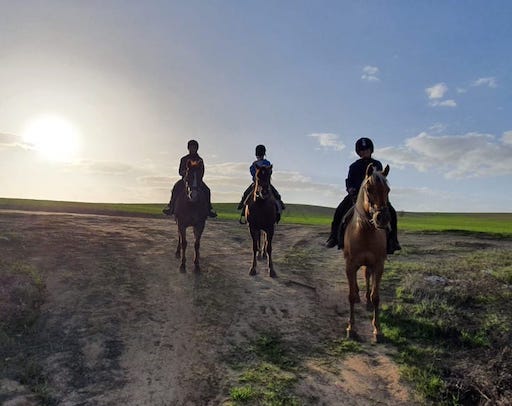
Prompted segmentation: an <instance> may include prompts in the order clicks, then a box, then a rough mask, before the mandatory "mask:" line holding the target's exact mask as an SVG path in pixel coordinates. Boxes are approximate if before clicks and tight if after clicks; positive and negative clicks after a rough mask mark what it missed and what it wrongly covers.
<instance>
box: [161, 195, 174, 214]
mask: <svg viewBox="0 0 512 406" xmlns="http://www.w3.org/2000/svg"><path fill="white" fill-rule="evenodd" d="M162 212H163V213H164V214H166V215H167V216H172V215H173V214H174V202H173V201H172V199H171V201H170V202H169V203H168V204H167V206H165V207H164V208H163V209H162Z"/></svg>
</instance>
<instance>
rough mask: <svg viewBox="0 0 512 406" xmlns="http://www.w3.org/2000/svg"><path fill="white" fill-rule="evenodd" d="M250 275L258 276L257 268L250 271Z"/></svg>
mask: <svg viewBox="0 0 512 406" xmlns="http://www.w3.org/2000/svg"><path fill="white" fill-rule="evenodd" d="M249 275H251V276H254V275H256V268H251V270H250V271H249Z"/></svg>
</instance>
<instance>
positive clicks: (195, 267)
mask: <svg viewBox="0 0 512 406" xmlns="http://www.w3.org/2000/svg"><path fill="white" fill-rule="evenodd" d="M194 272H201V267H200V266H199V264H195V265H194Z"/></svg>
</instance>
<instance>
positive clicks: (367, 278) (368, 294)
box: [362, 266, 373, 311]
mask: <svg viewBox="0 0 512 406" xmlns="http://www.w3.org/2000/svg"><path fill="white" fill-rule="evenodd" d="M362 268H363V270H364V279H365V285H366V310H368V311H372V310H373V305H372V299H371V281H370V277H371V275H372V271H371V268H368V267H366V266H363V267H362Z"/></svg>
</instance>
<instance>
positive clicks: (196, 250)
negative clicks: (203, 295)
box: [194, 226, 204, 272]
mask: <svg viewBox="0 0 512 406" xmlns="http://www.w3.org/2000/svg"><path fill="white" fill-rule="evenodd" d="M203 230H204V226H203V227H201V226H198V227H194V238H195V242H194V271H196V272H199V271H200V267H199V248H200V247H201V235H202V234H203Z"/></svg>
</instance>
